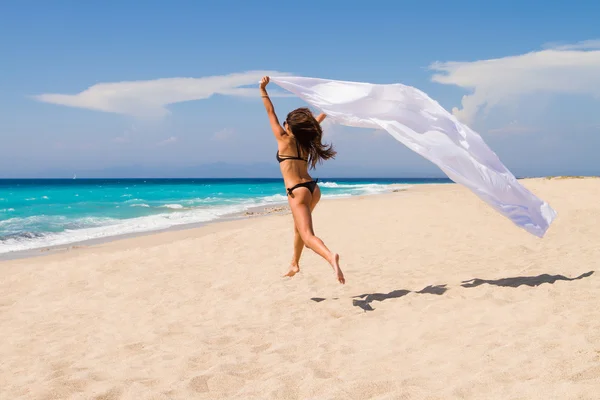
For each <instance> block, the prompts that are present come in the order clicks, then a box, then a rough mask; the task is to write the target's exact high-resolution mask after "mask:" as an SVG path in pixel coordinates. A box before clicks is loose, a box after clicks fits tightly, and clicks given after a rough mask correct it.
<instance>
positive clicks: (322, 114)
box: [315, 113, 327, 123]
mask: <svg viewBox="0 0 600 400" xmlns="http://www.w3.org/2000/svg"><path fill="white" fill-rule="evenodd" d="M326 116H327V114H324V113H321V114H319V115H317V118H315V119H316V120H317V122H318V123H321V122H323V120H324V119H325V117H326Z"/></svg>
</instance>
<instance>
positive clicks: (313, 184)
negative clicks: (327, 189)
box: [287, 179, 319, 196]
mask: <svg viewBox="0 0 600 400" xmlns="http://www.w3.org/2000/svg"><path fill="white" fill-rule="evenodd" d="M317 182H319V179H315V180H314V181H309V182H302V183H299V184H297V185H294V186H292V187H291V188H288V189H287V193H288V196H292V192H293V191H294V189H298V188H300V187H305V188H307V189H308V190H310V193H312V192H314V191H315V188H316V187H317Z"/></svg>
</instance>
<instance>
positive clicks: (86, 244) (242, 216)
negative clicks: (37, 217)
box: [0, 175, 600, 264]
mask: <svg viewBox="0 0 600 400" xmlns="http://www.w3.org/2000/svg"><path fill="white" fill-rule="evenodd" d="M599 178H600V177H598V176H570V175H565V176H561V175H557V176H542V177H530V178H529V177H527V178H518V179H517V180H518V181H520V182H532V181H533V182H535V181H553V180H557V181H563V180H588V179H599ZM393 185H395V184H393ZM397 185H398V186H401V187H400V188H398V189H391V190H390V191H389V192H382V193H373V194H360V195H347V196H342V197H330V198H327V197H323V198H322V199H321V203H322V202H323V201H326V202H330V201H332V200H335V201H343V200H348V199H357V198H363V197H373V196H389V195H392V194H394V193H395V192H398V191H400V192H405V191H410V192H412V191H414V189H415V188H427V187H437V186H444V185H451V186H456V185H457V184H456V183H454V182H439V183H413V184H397ZM288 213H289V208H288V206H287V202H283V201H282V202H281V203H272V204H268V205H260V206H253V207H250V208H248V209H247V210H244V211H238V212H235V213H232V214H226V215H223V216H220V217H218V218H216V219H214V220H211V221H206V222H195V223H187V224H181V225H173V226H170V227H167V228H161V229H157V230H148V231H140V232H131V233H124V234H120V235H114V236H106V237H100V238H94V239H86V240H80V241H75V242H70V243H65V244H59V245H53V246H40V247H36V248H33V249H27V250H18V251H12V252H8V253H0V264H1V263H5V262H8V261H15V260H25V259H30V258H38V257H45V256H51V255H55V254H64V253H72V252H76V251H78V250H81V249H88V248H91V247H96V246H100V245H105V244H108V243H112V242H116V241H123V240H128V239H135V238H140V237H148V236H152V235H161V234H165V233H169V232H180V231H189V230H195V229H200V228H205V227H207V226H212V225H219V224H223V223H227V222H232V221H240V220H252V219H256V218H259V217H268V216H271V215H278V214H283V215H285V214H288Z"/></svg>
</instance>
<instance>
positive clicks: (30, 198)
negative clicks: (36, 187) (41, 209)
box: [25, 197, 37, 201]
mask: <svg viewBox="0 0 600 400" xmlns="http://www.w3.org/2000/svg"><path fill="white" fill-rule="evenodd" d="M34 200H37V199H36V198H35V197H29V198H27V199H25V201H34Z"/></svg>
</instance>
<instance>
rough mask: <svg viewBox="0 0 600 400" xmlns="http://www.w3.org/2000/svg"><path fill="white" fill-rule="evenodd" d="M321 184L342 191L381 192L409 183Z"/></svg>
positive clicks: (402, 186)
mask: <svg viewBox="0 0 600 400" xmlns="http://www.w3.org/2000/svg"><path fill="white" fill-rule="evenodd" d="M319 186H321V187H323V188H328V189H339V190H340V191H346V192H348V191H349V192H350V193H351V194H362V195H366V194H381V193H387V192H392V191H394V190H403V189H407V188H408V187H409V186H408V185H399V184H379V183H337V182H322V183H319Z"/></svg>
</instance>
